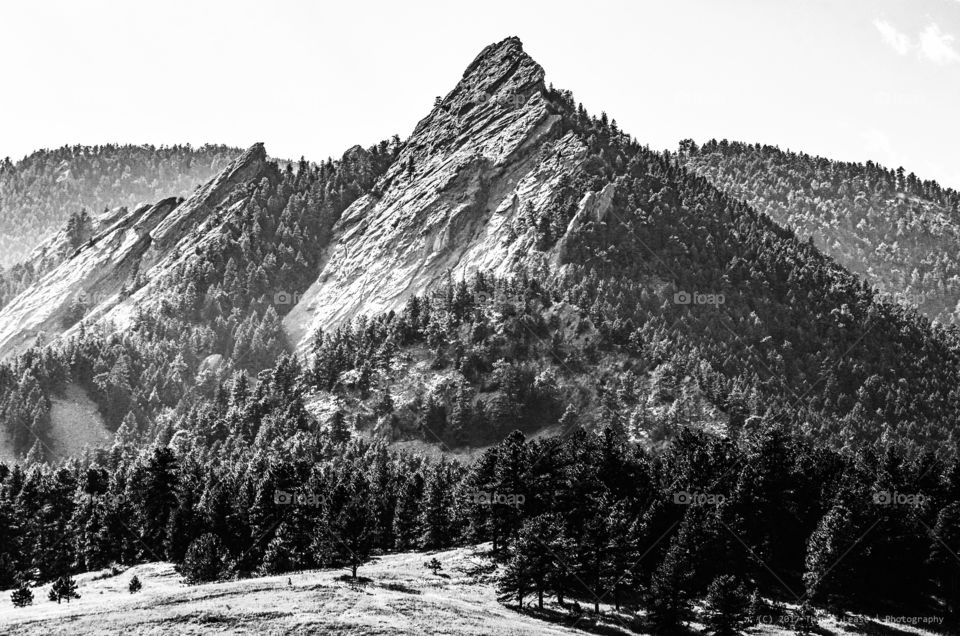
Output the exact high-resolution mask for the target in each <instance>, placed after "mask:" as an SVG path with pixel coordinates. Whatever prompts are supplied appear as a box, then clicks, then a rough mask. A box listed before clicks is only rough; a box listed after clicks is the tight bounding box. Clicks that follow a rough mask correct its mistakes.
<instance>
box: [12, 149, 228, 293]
mask: <svg viewBox="0 0 960 636" xmlns="http://www.w3.org/2000/svg"><path fill="white" fill-rule="evenodd" d="M239 153H240V150H239V149H237V148H230V147H227V146H217V145H206V146H202V147H199V148H193V147H192V146H190V145H186V146H180V145H175V146H161V147H159V148H158V147H155V146H152V145H143V146H134V145H116V144H107V145H103V146H64V147H62V148H57V149H55V150H39V151H37V152H35V153H33V154H31V155H29V156H27V157H24V158H23V159H22V160H20V161H17V162H13V161H11V160H10V158H9V157H8V158H6V159H4V160H3V161H0V306H3V305H4V304H6V302H5V300H9V298H11V297H12V296H13V295H15V294H16V293H18V292H20V291H21V290H23V289H24V288H26V287H27V286H28V285H29V284H30V283H31V282H32V281H33V280H35V279H36V278H37V277H38V275H39V274H40V273H42V271H46V269H48V268H49V266H50V263H44V262H39V263H23V264H22V265H21V262H23V261H25V260H27V257H28V256H29V255H30V253H31V251H32V250H33V249H34V248H35V247H36V246H37V245H39V244H40V243H41V242H42V241H43V240H44V239H45V238H47V237H48V236H50V235H51V234H52V233H53V232H55V231H57V230H60V229H64V228H66V226H67V224H68V221H69V220H70V219H71V218H74V223H76V222H77V219H79V218H80V217H81V215H86V217H87V218H89V217H90V216H93V215H97V214H100V213H101V212H103V211H104V210H105V209H106V210H112V209H113V208H117V207H128V208H132V207H133V206H135V205H137V204H139V203H147V202H153V201H156V200H159V199H161V198H163V197H170V196H184V195H186V194H189V193H190V191H192V190H193V189H194V188H195V187H197V186H198V185H200V184H201V183H204V182H206V181H208V180H209V179H210V178H212V177H213V176H214V175H216V174H217V173H218V172H219V171H220V170H222V169H223V167H224V166H226V165H227V163H229V162H230V160H231V159H233V158H234V157H235V156H236V155H238V154H239ZM77 229H79V228H77ZM51 256H52V255H51ZM4 269H6V271H4Z"/></svg>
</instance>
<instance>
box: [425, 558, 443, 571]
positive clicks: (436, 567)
mask: <svg viewBox="0 0 960 636" xmlns="http://www.w3.org/2000/svg"><path fill="white" fill-rule="evenodd" d="M423 567H425V568H427V569H428V570H430V571H432V572H433V573H434V574H436V573H437V572H439V571H440V570H442V569H443V566H442V565H440V561H439V559H437V557H433V558H432V559H430V560H429V561H427V562H426V563H424V564H423Z"/></svg>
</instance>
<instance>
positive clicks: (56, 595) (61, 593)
mask: <svg viewBox="0 0 960 636" xmlns="http://www.w3.org/2000/svg"><path fill="white" fill-rule="evenodd" d="M47 598H49V599H50V600H51V601H56V602H57V605H59V604H60V601H62V600H64V599H66V601H67V604H68V605H69V603H70V599H72V598H80V595H79V594H77V582H76V581H74V580H73V577H72V576H70V575H67V576H61V577H60V578H59V579H57V580H56V581H54V583H53V586H52V587H51V588H50V593H49V594H48V595H47Z"/></svg>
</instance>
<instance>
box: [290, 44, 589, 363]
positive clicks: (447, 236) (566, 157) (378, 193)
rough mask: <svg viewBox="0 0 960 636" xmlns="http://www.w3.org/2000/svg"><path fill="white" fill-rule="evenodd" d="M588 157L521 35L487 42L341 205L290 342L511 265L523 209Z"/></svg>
mask: <svg viewBox="0 0 960 636" xmlns="http://www.w3.org/2000/svg"><path fill="white" fill-rule="evenodd" d="M585 155H586V146H585V145H584V144H583V143H582V142H581V141H580V140H578V139H577V138H576V137H575V136H574V135H572V134H564V132H563V126H562V122H561V116H560V115H559V114H558V113H557V107H556V105H555V104H554V103H552V102H551V99H550V97H549V95H548V93H547V90H546V87H545V86H544V83H543V69H542V68H540V66H539V65H538V64H537V63H536V62H534V61H533V60H532V59H531V58H530V57H529V56H528V55H527V54H526V53H524V52H523V49H522V45H521V43H520V40H519V39H518V38H508V39H506V40H504V41H502V42H499V43H497V44H493V45H491V46H489V47H487V48H486V49H485V50H484V51H482V52H481V53H480V55H479V56H478V57H477V58H476V60H475V61H474V62H473V63H472V64H471V65H470V66H469V67H468V68H467V70H466V71H465V72H464V76H463V79H461V80H460V82H459V83H458V84H457V86H456V87H455V88H454V89H453V91H451V92H450V93H449V94H448V95H447V96H446V97H444V98H443V99H442V100H440V101H439V102H438V103H437V104H436V106H435V107H434V109H433V111H432V112H431V113H430V114H429V115H428V116H427V117H426V118H424V119H423V120H422V121H421V122H420V123H419V124H417V126H416V128H415V129H414V131H413V134H412V135H411V136H410V138H409V139H408V140H407V141H406V142H405V144H404V146H403V149H402V150H401V152H400V154H399V156H398V157H397V160H396V161H395V162H394V164H393V166H392V167H391V168H390V169H389V170H388V171H387V172H386V174H385V175H384V176H383V177H382V178H381V180H380V182H379V183H378V184H377V186H376V187H375V189H374V191H373V192H371V193H370V194H368V195H367V196H364V197H361V198H360V199H358V200H357V201H356V202H355V203H354V204H353V205H352V206H351V207H350V208H349V209H347V210H346V211H345V212H344V214H343V217H342V218H341V219H340V221H339V222H338V223H337V225H336V226H335V227H334V241H333V243H332V246H331V247H330V248H329V253H328V254H327V255H326V258H325V260H324V263H323V267H322V269H321V271H320V274H319V277H318V278H317V281H316V282H315V283H314V284H313V285H312V286H311V287H310V289H309V290H307V292H306V293H305V294H304V295H303V298H302V300H301V301H300V302H299V303H298V304H297V306H296V307H294V309H293V310H292V311H291V312H290V314H289V315H288V316H287V317H286V319H285V320H284V327H285V329H286V331H287V334H288V336H289V337H290V340H291V341H292V342H294V343H296V344H298V346H299V348H300V349H303V348H304V347H305V346H306V345H307V344H308V343H309V341H310V337H311V335H312V333H313V332H314V331H315V330H316V329H317V328H322V329H328V328H330V327H331V326H335V325H338V324H341V323H343V321H345V320H349V319H350V318H352V317H353V316H355V315H358V314H361V313H366V314H373V313H379V312H382V311H389V310H397V309H400V308H401V307H402V306H403V304H404V303H405V302H406V301H407V299H408V298H409V297H410V296H412V295H415V294H422V293H423V292H424V291H426V290H427V289H428V288H429V287H431V286H432V285H434V284H436V283H437V282H438V281H439V280H440V279H441V278H442V277H444V276H445V275H447V274H448V273H450V274H451V275H453V276H455V277H462V276H465V275H468V274H472V273H474V272H476V271H478V270H490V271H494V272H498V273H506V272H507V271H508V270H509V267H510V266H511V265H512V264H515V263H516V262H517V261H522V260H524V259H523V258H522V257H523V256H526V254H527V247H529V245H528V244H526V243H524V242H523V241H518V242H514V243H512V244H511V243H510V241H509V240H508V236H509V235H510V233H511V232H512V226H513V224H514V223H515V222H516V220H517V218H518V216H519V215H520V213H521V210H522V211H524V212H525V213H527V214H541V213H543V211H544V210H545V209H546V208H547V207H548V206H549V205H550V204H551V203H553V202H554V200H555V199H556V197H557V194H558V192H559V190H560V183H561V181H562V180H563V179H565V178H569V177H570V176H571V174H572V172H573V171H574V170H575V168H576V166H577V165H578V164H579V163H580V162H582V161H583V159H584V157H585Z"/></svg>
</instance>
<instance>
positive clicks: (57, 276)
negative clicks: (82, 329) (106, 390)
mask: <svg viewBox="0 0 960 636" xmlns="http://www.w3.org/2000/svg"><path fill="white" fill-rule="evenodd" d="M266 167H267V161H266V155H265V153H264V149H263V145H262V144H256V145H255V146H253V147H251V148H250V149H249V150H247V151H246V152H245V153H244V154H243V155H242V156H240V157H239V158H237V159H236V160H235V161H234V162H233V163H232V164H231V165H230V166H228V167H227V168H226V169H225V170H224V171H223V172H222V173H221V174H220V175H219V176H218V177H217V178H216V179H214V180H212V181H210V182H209V183H207V184H206V185H204V186H203V187H201V188H198V189H197V190H196V191H195V192H194V193H193V194H192V195H191V196H190V198H188V199H187V200H186V201H183V202H182V203H181V202H180V201H179V200H177V199H174V198H171V199H165V200H163V201H160V202H159V203H156V204H154V205H145V206H141V207H139V208H137V209H135V210H133V211H131V212H127V213H126V214H122V213H120V212H117V211H115V212H113V213H111V215H109V216H105V217H101V218H99V219H97V229H98V233H97V234H96V235H95V236H94V237H93V238H92V239H91V240H90V241H89V242H88V243H86V244H85V245H83V246H81V247H80V248H78V249H77V250H76V252H75V253H74V254H73V255H72V256H70V257H69V258H67V259H66V260H65V261H64V262H62V263H60V265H58V266H57V267H55V268H54V269H53V270H51V271H50V272H48V273H47V274H46V275H45V276H43V277H42V278H41V279H40V280H39V281H37V282H36V283H35V284H34V285H32V286H31V287H30V288H28V289H26V290H25V291H24V292H23V293H22V294H20V295H19V296H17V297H16V298H15V299H14V300H13V301H11V302H10V303H9V304H8V305H7V306H6V307H4V308H3V310H2V311H0V356H8V355H11V354H15V353H18V352H20V351H23V350H24V349H27V348H29V347H30V346H31V345H33V344H34V342H35V341H36V337H37V335H39V334H40V333H43V334H44V335H45V336H46V337H48V338H53V337H55V336H57V335H59V334H61V333H67V334H69V333H70V332H71V329H69V327H70V325H69V324H66V322H65V321H66V319H67V316H68V314H69V310H70V307H71V305H72V304H73V303H74V300H75V299H76V298H77V297H78V296H83V297H84V299H85V300H86V302H87V304H88V305H89V306H90V310H89V312H88V313H87V315H86V319H88V320H97V319H100V318H108V319H110V320H113V321H114V322H115V323H116V324H118V325H120V326H122V325H123V324H124V322H125V320H126V319H128V318H129V316H130V314H131V311H132V307H133V306H135V305H136V304H137V303H140V302H144V303H146V302H148V299H149V296H150V292H149V289H150V287H151V285H150V284H149V283H148V284H147V285H146V286H145V287H143V288H141V289H140V290H138V291H137V292H136V293H134V294H133V295H132V296H131V297H129V298H126V299H124V298H122V297H121V291H122V290H123V288H124V286H125V285H127V284H129V283H130V282H131V279H132V278H133V276H134V275H135V274H137V273H138V272H139V273H140V274H141V275H143V276H145V277H146V278H147V280H148V281H153V280H157V279H158V278H159V277H160V276H161V275H162V274H163V273H164V272H165V271H168V270H169V269H170V268H171V267H172V266H173V265H174V264H175V262H177V261H178V260H179V259H180V258H182V257H183V256H182V255H185V254H189V253H190V250H191V249H193V248H194V247H195V246H196V245H199V244H200V243H201V242H202V241H204V240H206V239H207V237H209V236H210V235H211V233H212V231H213V230H214V229H215V228H217V227H219V220H218V218H217V215H216V213H215V212H216V210H217V209H218V208H220V207H222V206H229V205H232V204H234V203H236V201H237V200H238V197H242V196H244V192H245V188H244V187H243V186H246V185H247V184H248V183H251V182H252V183H256V182H257V181H258V180H259V179H260V178H261V177H262V176H263V175H264V174H265V172H266ZM100 228H103V229H102V230H101V229H100ZM56 241H57V238H56V237H54V239H53V243H56ZM47 247H49V248H50V249H55V248H56V245H54V244H51V245H50V246H47ZM73 328H74V329H75V328H76V327H73Z"/></svg>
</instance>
